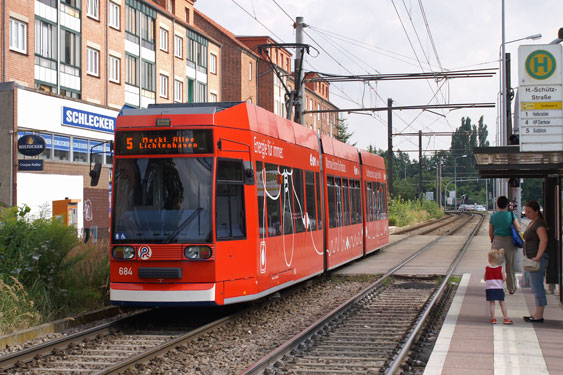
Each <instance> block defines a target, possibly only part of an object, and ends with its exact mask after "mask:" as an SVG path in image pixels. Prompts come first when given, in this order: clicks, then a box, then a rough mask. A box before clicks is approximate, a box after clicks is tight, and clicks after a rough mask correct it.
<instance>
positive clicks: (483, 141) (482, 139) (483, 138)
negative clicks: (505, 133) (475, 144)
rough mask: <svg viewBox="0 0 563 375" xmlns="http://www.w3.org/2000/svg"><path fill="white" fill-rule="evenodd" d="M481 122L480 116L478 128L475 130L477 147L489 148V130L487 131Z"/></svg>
mask: <svg viewBox="0 0 563 375" xmlns="http://www.w3.org/2000/svg"><path fill="white" fill-rule="evenodd" d="M483 121H484V120H483V116H481V118H479V126H478V128H477V135H478V137H479V147H489V141H487V136H488V135H489V130H487V125H486V124H485V123H484V122H483Z"/></svg>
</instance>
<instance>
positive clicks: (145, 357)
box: [94, 312, 241, 375]
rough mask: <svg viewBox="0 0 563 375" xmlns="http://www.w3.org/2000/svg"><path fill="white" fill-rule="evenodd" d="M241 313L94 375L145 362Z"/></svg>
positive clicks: (103, 374) (117, 370)
mask: <svg viewBox="0 0 563 375" xmlns="http://www.w3.org/2000/svg"><path fill="white" fill-rule="evenodd" d="M240 314H241V312H238V313H234V314H231V315H229V316H225V317H223V318H220V319H218V320H216V321H214V322H211V323H208V324H206V325H204V326H203V327H200V328H197V329H195V330H193V331H190V332H188V333H186V334H185V335H182V336H179V337H177V338H175V339H173V340H170V341H168V342H165V343H164V344H162V345H159V346H156V347H154V348H150V349H147V350H146V351H144V352H142V353H140V354H138V355H136V356H134V357H131V358H128V359H126V360H124V361H121V362H118V363H116V364H114V365H112V366H110V367H107V368H105V369H103V370H101V371H98V372H95V373H94V374H95V375H108V374H119V373H120V372H122V371H124V370H126V369H128V368H131V367H134V366H135V365H136V364H138V363H142V362H146V361H148V360H150V359H152V358H154V357H157V356H159V355H161V354H164V353H167V352H169V351H170V350H171V349H174V348H175V347H177V346H179V345H182V344H184V343H185V342H188V341H190V340H193V339H196V338H198V337H199V336H201V335H203V334H205V333H207V332H209V331H211V330H212V329H214V328H217V327H219V326H221V325H223V324H225V323H227V322H229V321H231V320H232V319H234V318H235V317H238V316H239V315H240Z"/></svg>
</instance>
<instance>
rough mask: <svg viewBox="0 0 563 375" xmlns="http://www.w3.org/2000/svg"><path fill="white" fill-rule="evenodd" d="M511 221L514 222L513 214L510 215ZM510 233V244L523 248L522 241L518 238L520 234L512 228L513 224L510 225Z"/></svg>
mask: <svg viewBox="0 0 563 375" xmlns="http://www.w3.org/2000/svg"><path fill="white" fill-rule="evenodd" d="M512 221H514V214H512ZM510 232H511V233H512V243H513V244H514V246H516V247H520V248H522V247H524V241H523V240H522V237H520V233H518V231H517V230H516V228H514V224H510Z"/></svg>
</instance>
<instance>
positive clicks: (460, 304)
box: [424, 225, 563, 375]
mask: <svg viewBox="0 0 563 375" xmlns="http://www.w3.org/2000/svg"><path fill="white" fill-rule="evenodd" d="M484 227H486V228H487V230H488V226H487V225H484ZM490 246H491V244H490V240H489V236H488V233H487V232H486V231H485V230H484V228H481V231H480V232H479V234H478V235H477V236H475V237H474V239H473V241H472V243H471V245H470V247H469V248H468V249H467V251H466V254H465V256H464V257H463V259H462V261H461V262H460V264H459V265H458V267H457V268H456V271H455V272H454V274H456V275H462V279H461V282H460V285H459V288H458V290H457V292H456V295H455V297H454V301H453V303H452V306H451V307H450V309H449V311H448V314H447V317H446V320H445V321H444V324H443V326H442V329H441V331H440V334H439V336H438V339H437V341H436V344H435V346H434V349H433V351H432V354H431V356H430V358H429V361H428V363H427V365H426V369H425V371H424V374H425V375H437V374H456V375H463V374H472V375H479V374H483V375H484V374H494V375H498V374H522V375H523V374H563V356H562V353H563V309H562V308H561V304H560V302H559V297H558V296H557V295H554V294H550V293H549V292H548V293H547V299H548V304H547V306H546V308H545V313H544V319H545V322H544V323H527V322H525V321H524V320H523V317H524V316H529V315H530V314H531V313H533V312H534V311H535V300H534V295H533V293H532V290H531V289H530V288H523V287H520V286H519V288H518V290H517V291H516V293H514V294H512V295H510V294H508V293H506V297H505V303H506V306H507V312H508V316H509V317H510V318H511V319H512V320H513V321H514V324H513V325H503V324H502V313H501V312H500V307H499V306H498V304H497V306H496V312H497V321H498V323H497V324H490V323H489V312H488V311H489V310H488V308H489V306H488V302H487V301H486V300H485V291H484V290H485V283H484V281H483V274H484V269H485V266H486V264H487V254H488V252H489V250H490ZM519 266H520V265H519V264H517V266H516V269H517V270H518V269H519ZM520 275H521V274H517V279H518V280H520ZM546 290H547V288H546ZM499 318H500V319H499Z"/></svg>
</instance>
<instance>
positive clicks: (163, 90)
mask: <svg viewBox="0 0 563 375" xmlns="http://www.w3.org/2000/svg"><path fill="white" fill-rule="evenodd" d="M160 97H161V98H168V77H167V76H165V75H164V74H161V75H160Z"/></svg>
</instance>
